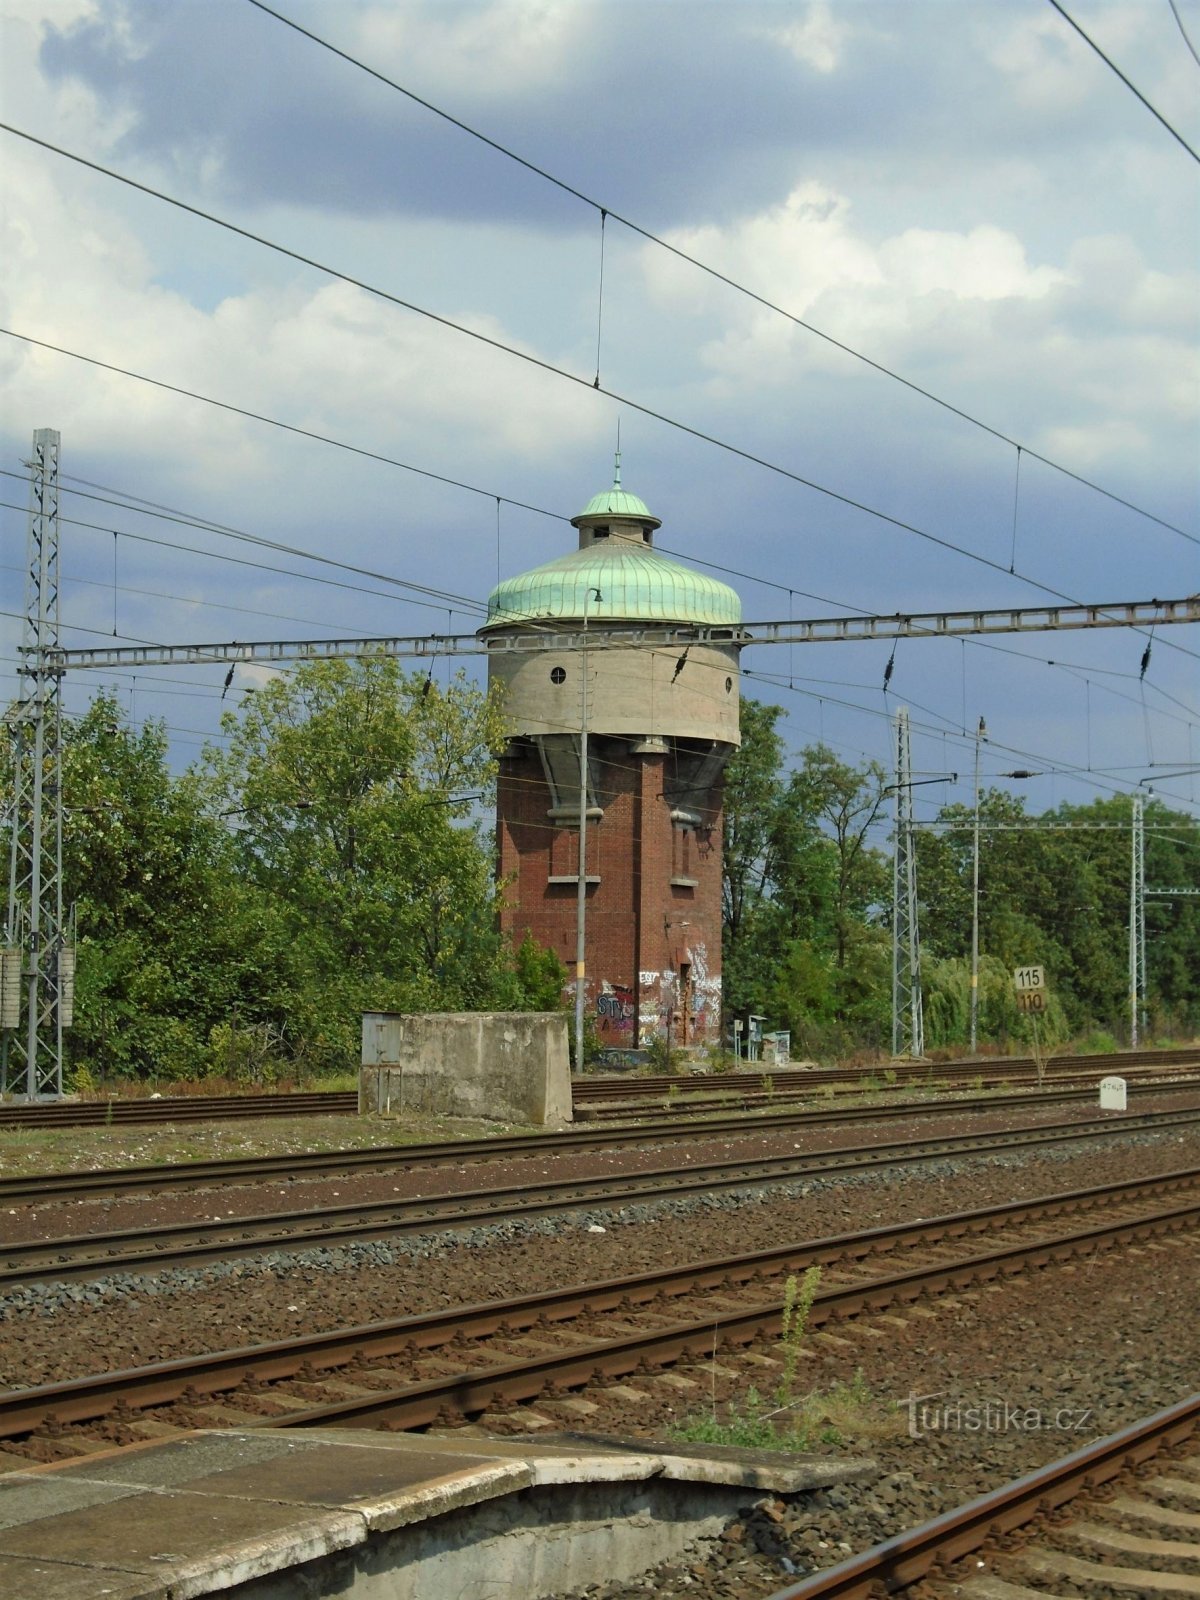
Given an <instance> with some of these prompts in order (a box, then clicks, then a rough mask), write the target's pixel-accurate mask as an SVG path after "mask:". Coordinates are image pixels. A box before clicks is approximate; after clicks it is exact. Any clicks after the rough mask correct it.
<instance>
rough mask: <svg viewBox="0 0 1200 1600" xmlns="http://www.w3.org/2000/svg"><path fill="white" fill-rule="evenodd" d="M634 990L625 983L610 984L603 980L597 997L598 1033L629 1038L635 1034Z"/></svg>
mask: <svg viewBox="0 0 1200 1600" xmlns="http://www.w3.org/2000/svg"><path fill="white" fill-rule="evenodd" d="M636 1009H637V1008H636V1004H635V1000H634V993H633V990H632V989H631V988H630V987H629V985H628V984H625V983H609V982H608V980H607V979H602V980H601V983H600V993H599V995H597V997H596V1032H597V1033H599V1034H601V1035H603V1036H609V1035H613V1034H616V1035H619V1036H620V1037H621V1038H628V1037H629V1036H631V1035H632V1033H633V1018H634V1012H635V1010H636Z"/></svg>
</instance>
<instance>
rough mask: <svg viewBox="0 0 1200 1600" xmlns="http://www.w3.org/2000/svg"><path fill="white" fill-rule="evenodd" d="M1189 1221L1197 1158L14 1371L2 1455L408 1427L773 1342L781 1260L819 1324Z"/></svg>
mask: <svg viewBox="0 0 1200 1600" xmlns="http://www.w3.org/2000/svg"><path fill="white" fill-rule="evenodd" d="M1198 1226H1200V1169H1197V1168H1189V1169H1187V1170H1184V1171H1181V1172H1177V1173H1168V1174H1163V1175H1160V1176H1158V1177H1154V1178H1144V1179H1134V1180H1129V1181H1126V1182H1123V1183H1118V1184H1106V1185H1103V1186H1100V1187H1096V1188H1093V1189H1083V1190H1076V1191H1072V1192H1070V1193H1064V1194H1058V1195H1050V1196H1042V1197H1039V1198H1037V1199H1033V1200H1022V1201H1015V1202H1007V1203H1006V1204H1003V1205H998V1206H991V1207H987V1208H982V1209H977V1210H973V1211H966V1212H960V1213H955V1214H953V1215H949V1216H944V1217H938V1218H927V1219H922V1220H920V1221H918V1222H913V1223H903V1224H897V1225H893V1226H889V1227H883V1228H872V1229H868V1230H865V1231H860V1232H856V1233H849V1234H844V1235H839V1236H834V1237H827V1238H823V1239H816V1240H803V1241H797V1242H794V1243H791V1244H787V1245H783V1246H780V1247H777V1248H774V1249H770V1250H759V1251H755V1252H752V1253H749V1254H742V1255H733V1256H730V1257H728V1258H726V1259H722V1260H707V1261H701V1262H696V1263H692V1264H690V1265H687V1266H677V1267H671V1268H667V1269H665V1270H659V1271H655V1272H652V1273H642V1274H638V1275H635V1276H631V1277H625V1278H618V1279H609V1280H605V1281H602V1282H595V1283H585V1284H580V1285H575V1286H573V1287H571V1288H565V1289H556V1290H553V1291H551V1292H549V1293H541V1294H533V1295H525V1296H521V1297H519V1298H515V1299H507V1300H503V1299H497V1300H493V1301H489V1302H487V1303H484V1304H481V1305H476V1306H470V1307H456V1308H453V1309H450V1310H443V1311H437V1312H433V1313H430V1314H423V1315H418V1316H408V1317H403V1318H400V1319H397V1320H396V1321H394V1322H390V1323H384V1322H380V1323H373V1324H368V1325H365V1326H359V1327H354V1328H343V1329H338V1330H334V1331H331V1332H326V1333H320V1334H316V1335H312V1336H308V1337H304V1338H297V1339H289V1340H285V1341H282V1342H278V1343H274V1344H270V1345H263V1346H258V1347H251V1348H246V1349H240V1350H230V1351H225V1352H221V1353H219V1354H216V1355H208V1356H203V1357H200V1358H197V1359H195V1360H190V1359H189V1360H184V1361H170V1362H166V1363H161V1364H157V1365H153V1366H147V1367H142V1368H137V1369H132V1370H129V1371H126V1372H119V1373H108V1374H102V1375H98V1376H95V1377H89V1378H80V1379H76V1380H73V1381H69V1382H65V1383H56V1384H50V1385H44V1386H41V1387H39V1388H35V1389H26V1390H17V1391H11V1392H9V1393H7V1394H3V1395H0V1440H3V1441H4V1442H5V1450H6V1452H7V1453H8V1454H10V1455H13V1454H15V1455H18V1456H20V1455H25V1456H28V1457H31V1458H32V1459H37V1460H49V1459H57V1458H58V1457H60V1456H63V1455H69V1454H72V1453H77V1448H78V1446H79V1442H80V1441H82V1440H93V1441H94V1440H96V1439H102V1440H109V1441H111V1442H128V1441H130V1440H131V1439H134V1438H137V1437H165V1436H167V1435H169V1434H170V1432H171V1431H173V1430H175V1429H189V1428H194V1427H212V1426H214V1425H222V1424H225V1425H239V1426H247V1425H255V1426H266V1427H316V1426H338V1427H361V1428H377V1427H385V1428H391V1429H398V1428H399V1429H411V1428H423V1427H428V1426H430V1425H432V1424H434V1423H446V1422H450V1421H460V1420H462V1419H463V1418H464V1417H467V1418H472V1417H480V1416H484V1415H485V1414H486V1413H488V1412H489V1411H492V1410H496V1409H500V1410H502V1411H503V1410H509V1409H511V1408H512V1407H513V1406H517V1405H520V1404H522V1403H524V1402H527V1401H530V1400H537V1399H539V1398H540V1399H541V1400H542V1401H543V1402H546V1401H548V1400H553V1399H555V1398H560V1399H561V1398H563V1397H565V1396H567V1395H568V1394H569V1392H570V1391H573V1390H575V1391H584V1392H586V1390H587V1389H588V1387H589V1386H593V1385H598V1386H600V1387H601V1388H603V1386H604V1385H606V1384H612V1383H614V1382H619V1381H620V1380H623V1379H626V1378H629V1377H630V1376H631V1375H634V1381H636V1375H638V1374H643V1375H644V1374H653V1373H655V1372H659V1371H661V1370H662V1369H663V1368H664V1367H669V1366H673V1365H679V1366H682V1367H683V1368H685V1369H686V1368H687V1367H688V1366H694V1367H697V1368H698V1369H700V1371H701V1372H703V1371H704V1370H705V1367H706V1363H708V1362H709V1361H712V1360H715V1352H716V1350H717V1349H718V1348H719V1347H721V1348H725V1349H736V1348H738V1347H742V1348H746V1347H751V1346H753V1345H755V1343H756V1341H757V1342H759V1343H760V1344H764V1343H765V1345H766V1348H767V1349H768V1350H775V1351H777V1344H776V1340H777V1336H778V1331H779V1319H780V1313H781V1307H782V1302H783V1299H784V1295H785V1288H786V1280H787V1278H788V1276H789V1275H790V1274H793V1273H795V1272H798V1271H801V1270H804V1269H806V1268H807V1267H809V1266H812V1265H820V1266H821V1267H822V1269H823V1277H822V1280H821V1284H820V1287H819V1290H818V1293H817V1296H816V1299H815V1301H814V1304H813V1307H812V1311H811V1313H810V1316H809V1326H810V1328H812V1329H820V1328H821V1327H823V1326H827V1325H839V1324H847V1323H849V1322H852V1321H853V1320H854V1319H859V1318H868V1319H869V1318H870V1317H872V1316H876V1315H880V1314H891V1315H893V1316H894V1315H895V1313H896V1312H899V1313H901V1315H903V1313H904V1311H905V1310H906V1309H909V1308H916V1312H915V1314H920V1313H921V1310H922V1309H927V1308H921V1307H920V1306H919V1304H918V1303H919V1302H922V1301H926V1300H928V1299H929V1298H930V1297H932V1296H937V1295H939V1294H945V1293H949V1294H950V1295H952V1296H955V1295H961V1294H964V1293H969V1292H971V1291H973V1290H975V1289H979V1288H981V1287H982V1286H986V1285H989V1284H993V1283H996V1282H997V1281H999V1280H1003V1279H1004V1278H1006V1277H1009V1276H1012V1275H1014V1274H1017V1273H1023V1272H1029V1271H1039V1270H1043V1269H1045V1268H1048V1267H1049V1266H1051V1265H1052V1264H1054V1263H1062V1262H1070V1261H1072V1260H1075V1259H1079V1258H1083V1259H1085V1260H1088V1261H1091V1260H1093V1259H1095V1258H1096V1257H1097V1256H1098V1255H1100V1254H1102V1253H1104V1252H1106V1251H1109V1250H1112V1249H1114V1248H1116V1247H1118V1246H1120V1245H1122V1244H1126V1243H1128V1242H1129V1241H1132V1240H1149V1241H1157V1242H1159V1247H1160V1248H1165V1249H1169V1248H1170V1247H1171V1244H1172V1242H1174V1243H1175V1245H1176V1247H1179V1246H1180V1245H1181V1244H1185V1245H1187V1246H1189V1247H1190V1245H1191V1237H1192V1235H1194V1233H1195V1230H1196V1229H1197V1227H1198ZM752 1353H753V1352H752ZM757 1359H758V1361H760V1362H765V1363H766V1365H767V1366H771V1365H773V1364H775V1363H773V1362H772V1358H771V1356H770V1355H759V1356H757ZM683 1387H685V1388H689V1387H696V1382H695V1380H690V1381H688V1382H686V1383H685V1384H684V1385H683ZM85 1448H86V1446H85Z"/></svg>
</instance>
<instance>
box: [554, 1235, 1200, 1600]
mask: <svg viewBox="0 0 1200 1600" xmlns="http://www.w3.org/2000/svg"><path fill="white" fill-rule="evenodd" d="M1197 1242H1198V1240H1197V1235H1196V1234H1192V1235H1191V1236H1190V1237H1189V1238H1180V1239H1179V1240H1177V1241H1173V1242H1171V1243H1163V1244H1157V1243H1156V1244H1152V1245H1148V1246H1138V1247H1137V1248H1136V1249H1129V1248H1126V1249H1124V1250H1122V1251H1121V1253H1120V1254H1119V1255H1117V1254H1116V1253H1113V1254H1111V1255H1107V1256H1102V1257H1097V1258H1096V1259H1095V1260H1094V1261H1093V1262H1089V1263H1087V1264H1084V1265H1077V1266H1061V1267H1054V1268H1052V1269H1049V1270H1048V1271H1047V1272H1045V1273H1039V1274H1037V1275H1036V1276H1028V1277H1024V1278H1021V1279H1015V1280H1010V1281H1009V1282H1007V1283H1005V1284H1004V1285H1003V1286H1001V1287H999V1288H998V1289H997V1292H995V1293H992V1292H989V1291H972V1292H971V1293H969V1294H964V1295H961V1296H960V1297H959V1298H958V1299H957V1300H956V1301H955V1302H953V1303H951V1304H945V1303H943V1305H942V1306H941V1307H940V1308H938V1310H937V1311H936V1312H935V1314H934V1315H932V1316H930V1317H922V1316H919V1315H918V1316H916V1317H911V1316H910V1317H909V1318H908V1319H907V1320H908V1325H907V1327H903V1328H901V1327H898V1326H896V1325H895V1324H894V1323H887V1324H886V1325H885V1324H883V1323H881V1322H880V1321H879V1320H876V1321H875V1322H874V1323H873V1324H864V1327H863V1328H855V1327H853V1326H852V1325H843V1326H842V1327H840V1328H839V1333H838V1338H839V1339H840V1340H842V1341H843V1343H841V1344H837V1343H834V1342H833V1341H832V1340H830V1339H828V1338H826V1337H825V1336H824V1335H822V1334H816V1335H815V1336H813V1337H812V1339H811V1340H810V1342H809V1350H810V1353H811V1358H810V1359H809V1361H808V1362H807V1364H806V1367H805V1376H804V1382H805V1384H806V1385H808V1386H811V1387H812V1388H813V1389H816V1390H827V1389H828V1388H829V1387H830V1386H831V1385H833V1384H835V1383H837V1382H838V1381H839V1380H840V1381H842V1382H845V1381H846V1380H847V1379H848V1378H850V1377H851V1376H852V1375H853V1373H854V1372H855V1371H861V1373H862V1381H863V1383H864V1384H865V1385H866V1387H867V1388H868V1389H869V1390H870V1391H871V1393H872V1394H873V1395H874V1396H875V1397H877V1402H880V1401H882V1402H890V1403H891V1404H893V1405H894V1406H895V1410H894V1411H893V1412H892V1415H891V1418H890V1425H889V1422H888V1421H887V1420H886V1413H884V1412H883V1411H882V1409H881V1406H880V1405H879V1404H878V1403H877V1404H875V1405H873V1406H871V1407H868V1408H865V1426H864V1428H863V1430H862V1431H861V1432H856V1431H854V1429H853V1428H851V1427H847V1426H846V1425H845V1423H844V1422H843V1427H844V1429H845V1432H844V1438H845V1445H846V1446H847V1447H848V1448H849V1449H850V1450H851V1451H852V1452H853V1453H854V1454H858V1455H861V1454H868V1455H871V1456H873V1457H874V1459H875V1460H876V1462H877V1463H878V1468H879V1472H878V1476H877V1477H876V1478H875V1480H874V1481H868V1482H866V1483H864V1484H853V1485H847V1486H844V1487H837V1488H833V1489H829V1490H825V1491H821V1492H818V1493H815V1494H808V1495H799V1496H795V1497H789V1499H788V1500H787V1501H783V1500H775V1499H771V1498H768V1499H766V1500H762V1499H756V1498H755V1497H754V1496H752V1495H748V1496H747V1504H746V1507H745V1511H744V1513H743V1514H742V1515H741V1516H739V1517H738V1518H737V1519H736V1520H735V1521H734V1522H733V1523H731V1524H730V1525H729V1526H728V1527H727V1528H726V1530H725V1532H724V1535H723V1536H722V1537H720V1538H718V1539H715V1540H709V1541H702V1542H700V1543H699V1544H697V1545H696V1546H695V1547H693V1549H692V1550H691V1551H689V1552H688V1553H687V1555H686V1556H685V1557H683V1558H682V1559H679V1560H676V1561H673V1562H670V1563H668V1564H667V1565H665V1566H663V1567H660V1568H658V1569H656V1570H655V1571H654V1572H653V1573H649V1574H647V1575H646V1576H645V1577H643V1578H642V1579H639V1580H638V1581H637V1582H634V1583H617V1584H608V1585H605V1584H598V1585H594V1586H592V1587H590V1588H588V1589H586V1590H583V1591H579V1592H578V1593H577V1594H576V1595H572V1596H571V1597H565V1596H564V1597H563V1600H583V1597H585V1596H586V1600H645V1597H646V1596H647V1595H655V1596H656V1597H658V1600H682V1597H684V1596H692V1597H695V1596H705V1597H708V1596H711V1597H713V1600H758V1597H761V1596H767V1595H772V1594H774V1593H775V1592H776V1591H777V1590H779V1589H781V1588H783V1587H785V1586H786V1585H788V1584H790V1583H794V1582H797V1581H799V1579H800V1578H802V1577H803V1576H804V1575H806V1574H807V1573H810V1572H812V1571H815V1570H816V1569H818V1568H820V1567H825V1566H831V1565H833V1564H835V1563H836V1562H838V1561H840V1560H843V1559H844V1558H845V1557H846V1556H848V1555H850V1554H851V1553H853V1552H855V1551H858V1550H863V1549H866V1548H867V1547H868V1546H870V1545H872V1544H875V1543H878V1542H879V1541H880V1540H883V1539H887V1538H891V1537H892V1536H893V1535H894V1534H897V1533H901V1532H903V1531H904V1529H905V1528H909V1527H912V1526H914V1525H915V1524H917V1523H919V1522H922V1521H924V1520H926V1519H927V1518H929V1517H933V1516H936V1515H938V1514H939V1513H940V1512H942V1511H946V1510H950V1509H951V1508H952V1507H954V1506H956V1505H960V1504H962V1503H963V1502H964V1501H966V1500H969V1499H971V1498H972V1497H974V1496H975V1495H979V1494H983V1493H985V1492H986V1491H987V1490H989V1489H993V1488H996V1487H998V1486H999V1485H1001V1484H1004V1483H1007V1482H1009V1481H1011V1480H1012V1479H1013V1478H1017V1477H1020V1476H1021V1475H1022V1474H1024V1473H1026V1472H1030V1471H1032V1470H1033V1469H1034V1468H1035V1467H1038V1466H1042V1465H1044V1464H1045V1463H1047V1462H1049V1461H1053V1460H1056V1459H1058V1458H1059V1457H1060V1456H1064V1455H1068V1454H1070V1452H1071V1451H1073V1450H1075V1449H1078V1448H1080V1447H1081V1446H1082V1445H1084V1444H1086V1443H1087V1442H1088V1441H1089V1440H1091V1439H1093V1438H1099V1437H1102V1436H1103V1435H1105V1434H1108V1433H1112V1432H1115V1431H1116V1430H1117V1429H1118V1428H1121V1427H1124V1426H1126V1425H1127V1424H1129V1423H1132V1422H1135V1421H1137V1420H1138V1419H1139V1418H1140V1417H1144V1416H1147V1415H1149V1414H1150V1413H1151V1412H1153V1411H1155V1410H1158V1409H1159V1408H1160V1407H1162V1406H1165V1405H1169V1404H1171V1403H1172V1402H1173V1401H1175V1400H1179V1399H1182V1398H1184V1397H1185V1396H1186V1395H1188V1394H1190V1393H1193V1392H1194V1391H1195V1390H1196V1388H1197V1386H1198V1375H1200V1318H1198V1317H1197V1315H1196V1308H1197V1298H1198V1291H1200V1275H1198V1272H1197V1260H1196V1247H1197ZM867 1326H874V1328H875V1329H876V1330H877V1331H878V1330H880V1329H881V1328H883V1327H884V1326H886V1330H887V1331H886V1337H883V1338H878V1337H877V1338H871V1337H869V1336H868V1335H867V1334H866V1332H865V1331H864V1330H865V1327H867ZM719 1359H720V1361H721V1363H722V1365H724V1366H736V1365H737V1363H736V1360H731V1359H730V1358H729V1357H728V1356H727V1355H726V1354H725V1353H722V1354H721V1356H720V1358H719ZM701 1371H702V1369H701ZM740 1381H741V1383H742V1384H743V1385H744V1384H745V1382H746V1378H745V1377H742V1378H741V1380H740ZM730 1390H733V1391H735V1392H736V1390H737V1383H736V1382H735V1383H729V1382H727V1381H724V1380H722V1381H721V1382H720V1383H719V1384H718V1388H717V1398H718V1404H720V1403H721V1401H722V1400H723V1399H724V1398H726V1396H727V1394H728V1393H729V1391H730ZM914 1395H924V1396H931V1397H933V1398H930V1399H928V1400H926V1401H925V1402H924V1403H921V1404H913V1405H912V1406H911V1407H910V1405H909V1404H908V1403H907V1402H908V1399H909V1397H910V1396H914ZM910 1417H911V1419H912V1427H911V1430H910ZM1035 1421H1036V1422H1037V1424H1038V1426H1036V1427H1034V1426H1033V1423H1034V1422H1035ZM932 1423H941V1427H940V1428H938V1429H936V1431H934V1430H931V1428H930V1424H932ZM972 1424H977V1425H974V1426H973V1425H972ZM606 1425H607V1424H606ZM627 1431H629V1432H632V1433H637V1434H644V1435H646V1436H657V1437H663V1436H664V1433H665V1430H664V1429H663V1428H662V1427H661V1425H658V1426H654V1427H651V1428H649V1429H648V1428H647V1427H646V1426H645V1423H644V1422H643V1421H641V1420H640V1419H639V1418H638V1416H637V1415H636V1414H634V1415H631V1416H630V1418H629V1419H628V1423H627ZM666 1437H668V1438H669V1434H666ZM818 1445H819V1441H818ZM819 1448H821V1450H822V1453H826V1454H828V1453H835V1448H834V1447H833V1446H831V1445H825V1446H820V1445H819Z"/></svg>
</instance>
